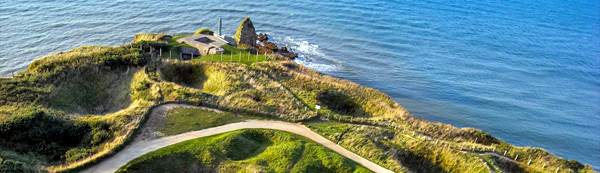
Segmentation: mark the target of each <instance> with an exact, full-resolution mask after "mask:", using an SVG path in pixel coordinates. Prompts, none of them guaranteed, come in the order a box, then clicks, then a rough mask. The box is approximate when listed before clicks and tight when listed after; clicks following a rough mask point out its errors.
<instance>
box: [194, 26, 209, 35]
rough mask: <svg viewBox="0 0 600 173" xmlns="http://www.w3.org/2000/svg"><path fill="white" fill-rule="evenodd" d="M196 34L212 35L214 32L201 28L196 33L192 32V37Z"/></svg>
mask: <svg viewBox="0 0 600 173" xmlns="http://www.w3.org/2000/svg"><path fill="white" fill-rule="evenodd" d="M198 34H205V35H213V34H214V32H213V31H212V30H210V29H208V28H202V29H199V30H196V32H194V35H198Z"/></svg>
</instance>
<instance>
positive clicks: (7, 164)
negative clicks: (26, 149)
mask: <svg viewBox="0 0 600 173" xmlns="http://www.w3.org/2000/svg"><path fill="white" fill-rule="evenodd" d="M0 172H5V173H13V172H14V173H22V172H33V171H32V170H30V169H28V168H27V167H25V163H23V162H19V161H14V160H4V161H2V160H0Z"/></svg>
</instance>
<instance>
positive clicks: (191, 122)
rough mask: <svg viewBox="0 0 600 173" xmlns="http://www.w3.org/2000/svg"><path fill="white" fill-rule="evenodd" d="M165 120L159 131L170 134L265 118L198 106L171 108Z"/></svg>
mask: <svg viewBox="0 0 600 173" xmlns="http://www.w3.org/2000/svg"><path fill="white" fill-rule="evenodd" d="M166 118H167V120H166V121H165V124H164V125H162V127H160V132H162V133H163V134H165V135H167V136H170V135H176V134H180V133H184V132H190V131H195V130H201V129H205V128H209V127H216V126H220V125H225V124H229V123H235V122H240V121H244V120H247V119H265V117H257V116H250V115H236V114H234V113H231V112H219V113H217V112H215V111H212V110H206V109H199V108H173V109H171V110H169V111H168V112H167V117H166Z"/></svg>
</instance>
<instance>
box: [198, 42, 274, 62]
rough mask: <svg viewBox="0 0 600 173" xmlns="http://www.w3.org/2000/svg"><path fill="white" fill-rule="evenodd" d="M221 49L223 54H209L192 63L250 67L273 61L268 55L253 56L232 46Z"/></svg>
mask: <svg viewBox="0 0 600 173" xmlns="http://www.w3.org/2000/svg"><path fill="white" fill-rule="evenodd" d="M221 48H223V49H225V53H223V54H211V55H207V56H203V57H200V58H196V59H193V60H192V61H194V62H202V61H204V62H235V63H242V64H247V65H251V64H252V63H255V62H263V61H273V60H274V58H273V57H272V56H270V55H268V54H267V55H266V56H265V55H264V54H260V55H257V54H253V53H251V52H249V51H247V50H242V49H238V48H236V47H233V46H229V45H224V46H221Z"/></svg>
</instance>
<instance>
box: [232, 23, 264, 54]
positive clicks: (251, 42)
mask: <svg viewBox="0 0 600 173" xmlns="http://www.w3.org/2000/svg"><path fill="white" fill-rule="evenodd" d="M257 37H258V36H257V35H256V31H255V30H254V25H253V24H252V21H251V20H250V17H246V18H245V19H244V20H243V21H242V23H240V26H239V27H238V29H237V32H235V35H234V36H233V39H235V41H236V42H237V44H238V47H239V48H244V49H245V48H253V47H254V46H256V39H257Z"/></svg>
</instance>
